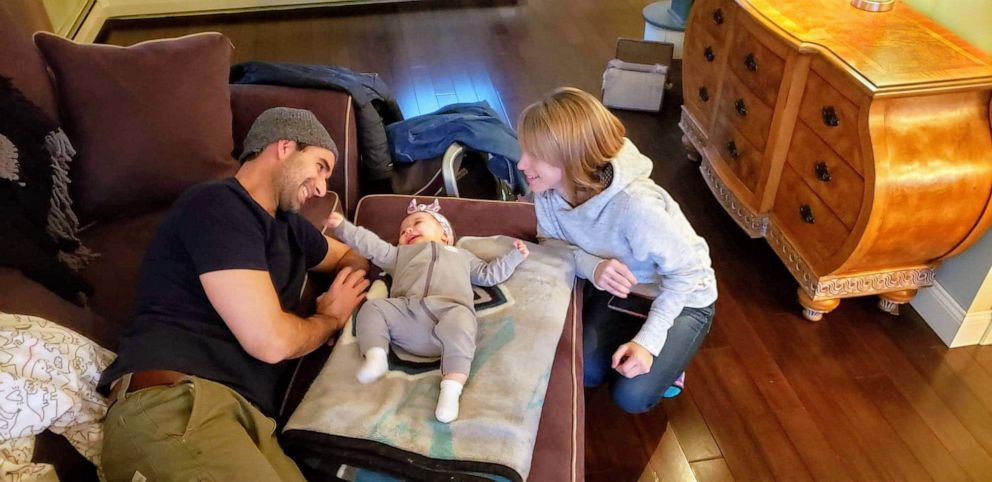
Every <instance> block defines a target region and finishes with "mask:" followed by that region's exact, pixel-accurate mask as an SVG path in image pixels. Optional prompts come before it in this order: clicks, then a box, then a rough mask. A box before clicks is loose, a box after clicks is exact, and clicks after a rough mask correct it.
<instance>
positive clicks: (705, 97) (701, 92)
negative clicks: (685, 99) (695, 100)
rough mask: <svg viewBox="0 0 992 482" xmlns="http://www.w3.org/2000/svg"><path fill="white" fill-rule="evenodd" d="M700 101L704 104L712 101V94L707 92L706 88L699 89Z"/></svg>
mask: <svg viewBox="0 0 992 482" xmlns="http://www.w3.org/2000/svg"><path fill="white" fill-rule="evenodd" d="M699 99H700V100H702V101H703V102H707V101H709V100H710V93H709V91H708V90H706V87H700V88H699Z"/></svg>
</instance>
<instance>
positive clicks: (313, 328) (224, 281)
mask: <svg viewBox="0 0 992 482" xmlns="http://www.w3.org/2000/svg"><path fill="white" fill-rule="evenodd" d="M328 251H330V250H328ZM200 282H201V283H202V284H203V289H204V291H205V292H206V294H207V298H208V299H209V300H210V304H212V305H213V307H214V309H215V310H217V313H218V314H219V315H220V317H221V318H222V319H223V320H224V323H226V324H227V326H228V328H230V329H231V332H232V333H234V336H235V338H237V340H238V343H240V344H241V346H242V348H244V349H245V351H247V352H248V354H249V355H251V356H253V357H255V358H257V359H259V360H262V361H264V362H266V363H277V362H280V361H283V360H288V359H291V358H297V357H301V356H303V355H306V354H307V353H310V352H312V351H313V350H315V349H317V348H318V347H320V346H321V345H322V344H324V343H325V342H326V341H327V339H328V338H329V337H330V336H331V334H333V333H334V332H335V331H337V330H339V329H340V328H341V327H343V326H344V324H345V323H346V322H347V321H348V317H349V316H351V312H352V311H354V310H355V308H356V307H357V306H358V304H359V303H360V302H361V301H362V299H363V298H364V297H365V290H366V289H367V288H368V284H369V283H368V280H366V279H365V272H364V271H362V270H352V269H351V268H342V270H341V272H339V273H338V276H337V277H336V278H335V279H334V282H333V283H332V284H331V287H330V289H328V290H327V292H326V293H324V294H323V295H321V296H320V297H319V298H318V299H317V313H315V314H314V315H313V316H309V317H307V318H300V317H298V316H295V315H293V314H291V313H286V312H285V311H283V310H282V307H281V305H280V304H279V297H278V295H277V294H276V290H275V287H274V286H273V285H272V279H271V277H270V276H269V273H268V272H267V271H262V270H250V269H228V270H220V271H211V272H208V273H204V274H201V275H200Z"/></svg>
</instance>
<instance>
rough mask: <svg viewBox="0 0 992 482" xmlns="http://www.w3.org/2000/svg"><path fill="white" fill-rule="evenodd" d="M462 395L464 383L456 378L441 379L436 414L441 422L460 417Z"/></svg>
mask: <svg viewBox="0 0 992 482" xmlns="http://www.w3.org/2000/svg"><path fill="white" fill-rule="evenodd" d="M461 396H462V384H461V383H458V382H456V381H454V380H441V395H439V396H438V397H437V409H436V410H435V411H434V416H435V417H437V421H438V422H441V423H448V422H451V421H453V420H454V419H456V418H458V398H459V397H461Z"/></svg>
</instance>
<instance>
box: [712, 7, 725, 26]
mask: <svg viewBox="0 0 992 482" xmlns="http://www.w3.org/2000/svg"><path fill="white" fill-rule="evenodd" d="M713 23H715V24H717V25H723V9H720V8H718V9H716V10H714V11H713Z"/></svg>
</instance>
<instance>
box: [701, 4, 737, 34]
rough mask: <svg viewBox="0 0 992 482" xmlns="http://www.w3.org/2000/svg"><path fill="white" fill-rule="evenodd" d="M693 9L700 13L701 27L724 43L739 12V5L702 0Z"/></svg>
mask: <svg viewBox="0 0 992 482" xmlns="http://www.w3.org/2000/svg"><path fill="white" fill-rule="evenodd" d="M692 8H693V10H696V11H698V13H697V15H699V18H698V20H697V21H698V22H699V26H700V27H702V28H704V29H706V31H707V32H709V33H710V35H711V36H712V37H713V38H714V39H716V40H717V41H719V42H720V43H723V41H724V39H726V38H727V33H728V32H729V31H730V25H731V23H733V17H734V16H735V14H736V12H737V5H736V4H735V3H734V1H733V0H701V1H699V2H696V3H695V4H693V6H692Z"/></svg>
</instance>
